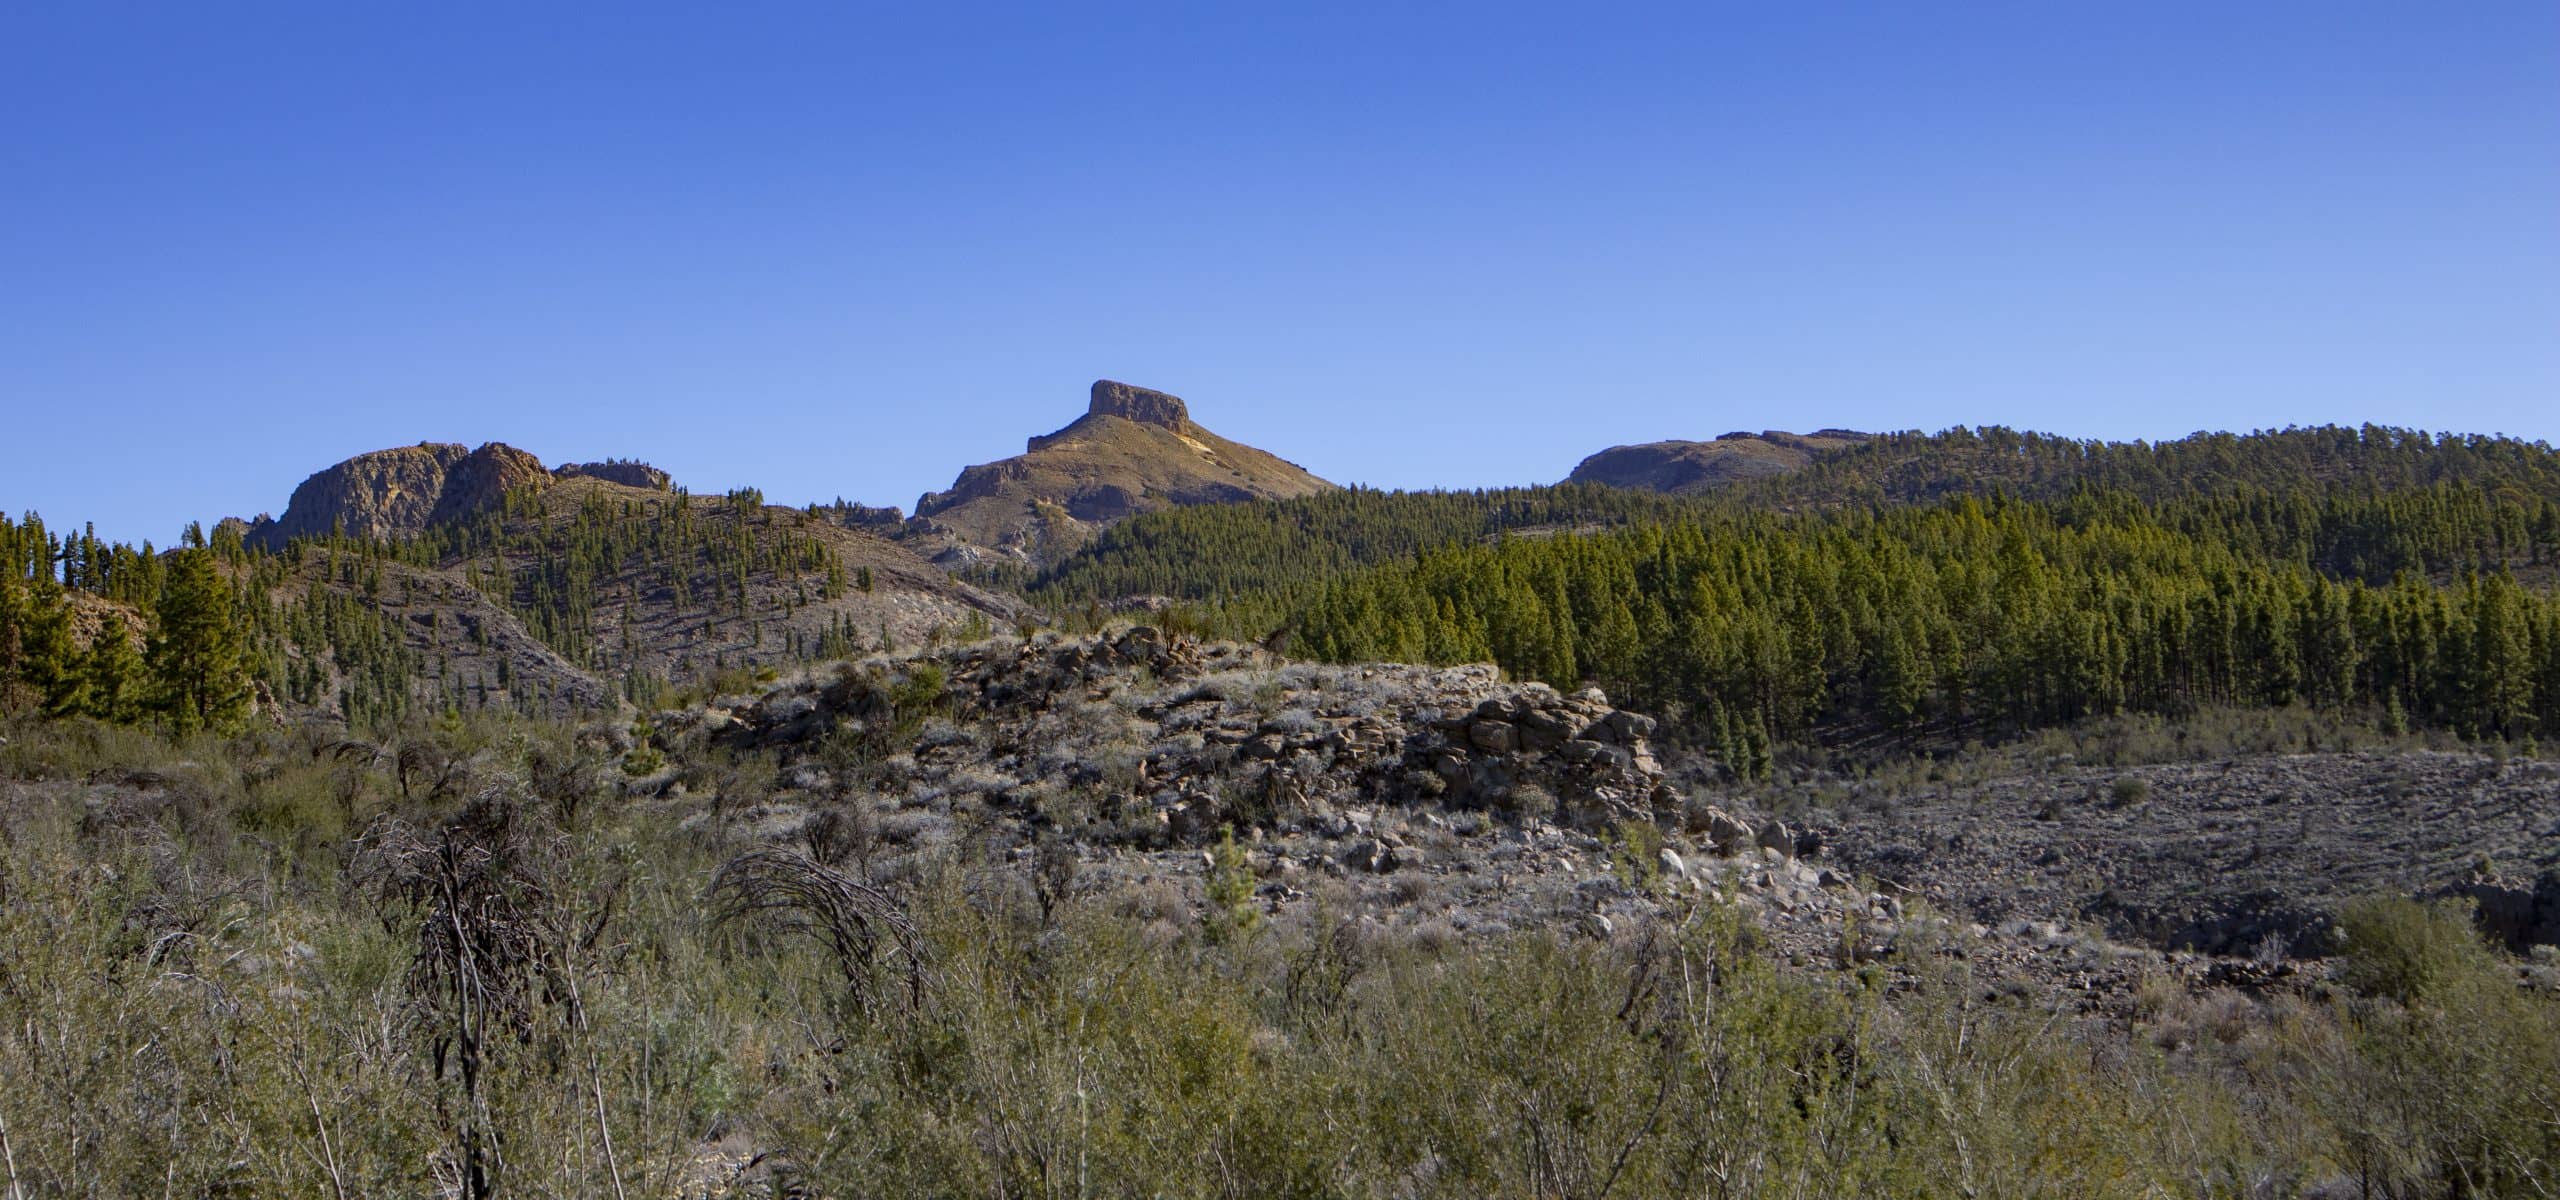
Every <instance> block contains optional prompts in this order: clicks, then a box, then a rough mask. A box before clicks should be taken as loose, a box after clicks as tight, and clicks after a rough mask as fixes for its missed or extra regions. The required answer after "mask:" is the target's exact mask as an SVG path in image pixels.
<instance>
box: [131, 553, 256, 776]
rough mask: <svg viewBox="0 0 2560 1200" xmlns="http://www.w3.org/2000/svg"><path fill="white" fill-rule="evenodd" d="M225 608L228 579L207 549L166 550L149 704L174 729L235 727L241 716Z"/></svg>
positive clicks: (245, 704)
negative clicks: (166, 572) (166, 574)
mask: <svg viewBox="0 0 2560 1200" xmlns="http://www.w3.org/2000/svg"><path fill="white" fill-rule="evenodd" d="M231 610H232V604H231V585H230V583H229V582H228V581H226V580H225V579H224V578H223V577H222V572H221V571H220V570H219V569H217V568H216V567H215V566H214V562H213V554H212V552H211V551H208V550H203V549H189V550H181V551H179V552H177V553H176V554H173V555H171V556H170V560H169V577H168V582H167V583H166V584H165V585H164V586H163V587H162V590H161V593H160V610H159V628H158V630H157V631H156V632H155V633H154V634H153V636H152V639H151V648H150V652H149V663H150V668H151V682H152V690H153V692H154V694H155V699H156V701H157V704H156V707H157V708H158V709H159V710H160V712H161V714H162V715H163V716H165V717H166V718H167V719H168V720H169V722H170V724H171V725H173V726H175V727H177V728H178V729H179V730H180V731H182V732H184V731H191V730H196V729H211V730H216V731H226V730H231V729H236V728H238V727H239V725H240V724H241V723H242V722H243V721H245V720H246V719H247V718H248V715H249V673H248V670H247V669H246V667H245V666H244V665H243V664H242V661H241V652H240V649H241V648H240V631H239V629H238V627H236V626H235V625H234V624H233V623H232V611H231Z"/></svg>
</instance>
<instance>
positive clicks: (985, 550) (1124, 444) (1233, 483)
mask: <svg viewBox="0 0 2560 1200" xmlns="http://www.w3.org/2000/svg"><path fill="white" fill-rule="evenodd" d="M1332 486H1333V485H1332V484H1330V483H1327V482H1325V481H1324V480H1322V479H1318V478H1316V477H1315V476H1313V475H1311V474H1308V473H1307V471H1306V470H1305V469H1304V468H1302V467H1300V466H1298V465H1297V464H1295V463H1292V462H1289V461H1287V460H1285V459H1282V458H1279V457H1277V456H1274V455H1272V454H1269V453H1266V452H1264V451H1261V450H1257V449H1255V448H1253V447H1251V446H1246V445H1241V444H1238V443H1236V442H1231V441H1228V440H1226V439H1225V438H1222V437H1219V436H1218V435H1217V434H1214V433H1211V432H1209V431H1208V430H1207V429H1204V428H1202V427H1200V425H1198V424H1197V423H1195V422H1193V421H1192V419H1191V411H1190V408H1189V406H1187V405H1185V404H1184V403H1183V402H1182V400H1181V399H1180V398H1179V397H1176V396H1171V395H1167V394H1166V393H1163V392H1159V391H1154V390H1151V389H1148V388H1142V387H1135V386H1132V385H1130V384H1125V383H1118V382H1114V381H1112V380H1108V379H1105V380H1101V381H1098V382H1096V383H1095V384H1094V385H1093V392H1092V398H1091V401H1090V403H1089V404H1088V405H1087V407H1086V410H1085V415H1084V416H1083V417H1081V418H1079V419H1077V420H1076V422H1075V423H1073V424H1071V425H1068V426H1067V427H1066V428H1064V429H1061V430H1059V431H1057V432H1056V433H1051V434H1044V435H1041V436H1038V437H1034V438H1031V439H1030V440H1029V442H1028V444H1027V445H1026V446H1025V448H1024V451H1023V453H1022V454H1021V455H1019V456H1017V457H1014V458H1008V459H1004V460H1002V461H999V462H992V463H982V464H980V465H977V466H973V467H970V468H968V469H966V470H963V471H962V472H960V475H959V478H958V479H956V480H954V481H953V482H952V484H951V487H950V488H949V490H946V491H941V492H932V493H928V494H926V495H925V496H924V497H922V498H921V499H919V500H917V501H916V518H917V520H916V522H915V523H914V524H913V526H912V527H911V532H912V533H913V534H915V535H917V536H922V537H928V538H938V539H941V540H944V541H946V542H950V543H955V544H956V545H955V553H954V554H952V555H950V557H953V558H954V559H955V560H965V561H975V560H979V559H983V558H985V557H987V556H989V555H995V556H1002V557H1010V558H1014V559H1019V560H1026V561H1044V560H1046V559H1049V558H1053V557H1055V556H1056V555H1057V554H1058V553H1063V552H1064V551H1065V550H1068V549H1072V548H1073V547H1074V546H1075V545H1077V544H1081V542H1082V541H1083V540H1084V539H1085V538H1086V537H1089V536H1090V535H1091V534H1092V532H1093V531H1094V530H1095V529H1097V528H1099V527H1101V526H1103V525H1107V524H1109V523H1111V522H1113V521H1118V520H1121V519H1123V518H1126V517H1130V516H1134V515H1136V514H1138V513H1143V512H1152V511H1154V510H1157V509H1161V508H1170V507H1176V506H1181V505H1191V504H1227V503H1235V502H1239V501H1245V500H1259V499H1282V498H1287V497H1291V496H1303V495H1307V494H1309V493H1312V492H1318V491H1323V490H1326V489H1328V488H1331V487H1332Z"/></svg>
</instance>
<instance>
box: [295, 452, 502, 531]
mask: <svg viewBox="0 0 2560 1200" xmlns="http://www.w3.org/2000/svg"><path fill="white" fill-rule="evenodd" d="M469 455H470V451H468V450H465V449H464V448H463V447H461V446H460V445H458V444H455V443H451V442H420V443H419V444H417V445H415V446H402V447H400V448H398V449H394V450H376V451H373V452H372V453H370V454H359V455H357V456H355V457H354V458H350V459H348V460H346V461H345V462H342V463H339V464H337V465H335V466H332V467H329V468H328V469H326V470H323V471H321V472H320V473H318V474H316V475H313V476H312V477H311V478H309V479H306V480H303V481H302V486H300V487H297V488H295V489H293V499H292V501H291V502H290V503H288V504H286V505H285V510H284V515H283V516H282V517H279V518H277V519H276V521H275V523H274V524H272V525H269V526H266V527H265V528H263V529H261V530H259V531H258V534H259V535H260V540H261V541H262V542H263V544H265V545H268V546H271V547H281V546H282V545H284V543H286V542H287V541H290V540H292V539H294V538H297V537H318V536H322V535H325V534H327V533H329V532H330V531H331V530H333V529H336V530H342V531H343V532H345V533H346V534H348V535H349V536H352V537H367V538H383V537H398V536H402V535H405V534H410V533H415V532H417V531H418V530H421V529H424V528H426V527H427V522H428V520H429V518H430V517H431V516H432V515H433V514H434V513H435V511H436V508H437V505H438V504H439V503H440V502H441V501H442V500H443V499H444V481H445V476H446V475H447V474H448V473H450V472H451V471H452V469H453V467H454V465H455V464H456V463H459V462H461V461H462V460H463V459H464V458H466V457H468V456H469Z"/></svg>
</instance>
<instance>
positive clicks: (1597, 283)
mask: <svg viewBox="0 0 2560 1200" xmlns="http://www.w3.org/2000/svg"><path fill="white" fill-rule="evenodd" d="M1585 7H1586V6H1565V5H1552V6H1541V7H1535V8H1530V7H1508V6H1504V5H1498V4H1467V5H1446V6H1436V5H1435V6H1424V5H1403V4H1366V5H1357V6H1344V7H1329V6H1311V5H1256V6H1244V5H1218V6H1196V7H1193V6H1109V7H1104V6H1087V5H1075V6H1061V5H1043V6H1030V7H1020V8H1011V7H972V6H960V5H948V6H944V5H931V6H928V5H900V6H894V7H892V6H881V7H877V8H865V7H860V6H855V5H849V4H829V5H810V6H783V5H767V4H739V5H718V6H713V5H696V6H685V7H682V8H677V7H652V6H648V5H642V4H613V5H595V6H576V7H570V6H552V5H535V4H505V5H498V4H487V5H481V4H451V5H372V4H344V3H330V4H325V5H307V6H287V5H275V4H260V3H242V4H220V5H207V4H187V5H169V6H145V5H120V4H112V3H97V4H19V5H12V6H9V7H8V8H7V9H6V10H5V12H0V279H5V281H6V282H5V284H0V403H5V406H6V414H7V415H6V425H5V428H6V429H7V430H8V439H7V441H8V443H9V444H8V446H7V448H6V452H5V454H0V462H5V465H0V506H5V507H7V508H9V509H11V510H17V509H26V508H35V509H38V510H40V511H42V512H43V513H44V514H45V515H46V517H47V518H48V519H49V520H51V521H54V522H56V523H61V522H65V521H76V520H81V519H90V520H95V521H96V522H97V523H98V524H99V526H100V530H101V532H103V533H108V534H111V535H115V536H119V537H128V538H141V537H151V538H154V539H157V540H160V541H162V542H166V541H167V540H168V539H169V538H170V536H171V535H172V534H173V533H174V532H175V531H176V530H177V529H179V528H180V527H181V526H182V525H183V524H184V522H185V521H186V520H188V519H189V518H195V517H202V518H206V519H210V518H213V517H217V516H220V515H223V514H226V513H240V514H247V513H254V512H257V511H261V510H281V509H282V507H283V505H284V501H285V498H286V496H287V495H288V494H289V492H290V491H291V489H292V487H293V485H294V484H295V483H296V482H298V481H300V479H301V478H302V477H303V476H304V475H305V474H308V473H309V472H311V471H313V470H315V469H317V468H319V467H321V466H324V465H326V464H328V463H330V462H333V461H335V460H337V459H339V458H343V457H345V456H347V455H349V454H352V453H355V452H358V451H362V450H366V449H372V448H376V447H380V446H385V445H399V444H405V443H409V442H415V441H418V440H421V439H434V440H444V441H462V442H470V443H475V444H476V443H478V442H481V441H486V440H500V441H506V442H511V443H514V444H516V445H519V446H522V447H524V448H526V449H528V450H531V451H533V452H534V453H536V454H538V455H540V456H542V457H543V459H544V460H545V461H547V462H560V461H569V460H579V459H588V458H600V457H605V456H608V455H621V456H638V457H643V458H647V459H650V460H651V461H654V462H657V463H659V464H660V465H662V466H665V467H667V468H669V469H670V470H672V471H674V472H675V474H676V475H677V477H678V478H679V479H680V480H683V481H685V482H687V483H688V484H690V485H691V486H693V487H694V488H695V489H696V490H697V491H709V490H717V489H722V488H726V487H730V486H734V485H738V484H744V483H754V484H757V485H759V486H762V487H763V488H764V489H765V491H766V493H767V495H768V496H769V497H771V498H772V499H775V500H777V501H786V502H800V501H806V500H812V499H827V498H832V497H834V496H837V495H842V496H845V497H847V498H849V499H858V500H865V501H869V502H873V503H895V504H901V505H912V504H913V503H914V500H915V497H916V495H917V494H918V493H919V492H922V491H925V490H927V489H931V488H939V487H942V486H945V485H946V484H947V483H948V482H949V480H950V478H951V476H952V475H953V474H954V473H955V472H956V471H957V470H958V469H959V468H960V467H961V466H963V465H965V464H968V463H972V462H980V461H985V460H988V459H993V458H998V457H1002V456H1005V455H1008V454H1013V453H1017V452H1019V451H1020V450H1021V448H1022V439H1023V438H1024V437H1026V436H1028V435H1030V434H1035V433H1044V432H1047V431H1049V430H1051V429H1054V428H1056V427H1057V426H1059V425H1062V424H1065V423H1066V422H1067V421H1068V420H1070V419H1072V418H1073V417H1074V416H1075V415H1077V414H1078V413H1079V412H1080V411H1081V410H1082V406H1083V403H1084V390H1085V386H1086V385H1087V383H1088V382H1089V381H1091V380H1092V379H1094V378H1096V377H1111V378H1118V379H1125V380H1129V381H1131V382H1136V383H1141V384H1145V385H1149V386H1153V387H1159V388H1164V389H1166V390H1169V391H1173V392H1176V393H1179V394H1181V395H1183V396H1185V397H1187V398H1189V399H1190V401H1191V402H1192V411H1193V415H1194V416H1195V417H1196V418H1198V419H1199V420H1201V421H1202V423H1204V424H1206V425H1208V426H1209V427H1211V428H1213V429H1215V430H1217V431H1219V432H1220V433H1223V434H1225V435H1227V436H1229V437H1234V438H1237V439H1240V440H1243V441H1247V442H1251V443H1254V444H1257V445H1261V446H1264V447H1266V448H1268V449H1271V450H1273V451H1276V452H1278V453H1281V454H1283V455H1286V456H1288V457H1290V458H1293V459H1295V460H1297V461H1299V462H1301V463H1304V464H1305V465H1307V466H1308V467H1309V468H1311V469H1313V470H1315V471H1317V472H1318V473H1320V474H1323V475H1325V476H1327V477H1329V478H1332V479H1335V480H1337V481H1344V482H1353V481H1357V482H1366V483H1371V484H1376V485H1380V486H1390V487H1420V486H1433V485H1448V486H1474V485H1484V484H1499V483H1515V482H1543V481H1548V480H1553V479H1556V478H1558V477H1560V476H1562V475H1563V474H1564V473H1565V472H1567V471H1569V470H1570V469H1571V468H1572V467H1573V465H1574V463H1575V462H1576V461H1577V460H1578V459H1580V458H1581V457H1582V456H1583V455H1584V454H1587V453H1589V452H1591V451H1594V450H1597V449H1600V448H1602V447H1604V446H1608V445H1611V444H1615V443H1620V442H1628V441H1642V440H1653V439H1658V438H1665V437H1712V436H1714V435H1716V434H1718V433H1722V432H1725V431H1727V430H1733V429H1764V428H1780V429H1809V428H1814V427H1819V426H1827V425H1829V426H1850V427H1861V428H1932V429H1934V428H1940V427H1944V426H1947V425H1952V424H1959V423H1962V424H1982V423H2000V424H2009V425H2015V426H2021V427H2027V428H2035V429H2046V430H2052V431H2055V432H2060V433H2066V434H2072V435H2079V436H2104V437H2150V438H2160V437H2174V436H2178V435H2182V434H2185V433H2187V432H2190V431H2193V430H2196V429H2200V428H2229V429H2248V428H2254V427H2266V426H2278V425H2284V424H2292V423H2303V424H2307V423H2320V422H2331V421H2335V422H2346V423H2355V422H2363V421H2376V422H2383V423H2391V424H2403V425H2416V426H2422V427H2427V428H2434V429H2456V430H2466V431H2499V432H2508V433H2514V434H2518V435H2523V436H2527V437H2534V438H2543V439H2552V440H2560V6H2555V5H2552V4H2550V3H2548V2H2547V0H2538V2H2535V3H2516V4H2509V3H2494V2H2466V3H2464V4H2459V5H2441V4H2434V5H2421V4H2406V5H2397V6H2390V5H2371V4H2355V3H2320V4H2247V5H2230V4H2176V3H2164V4H2142V5H2129V4H2127V5H2098V4H2051V3H2035V4H2016V5H2007V4H1965V5H1952V4H1929V5H1920V4H1901V3H1897V4H1883V5H1873V6H1862V5H1837V6H1835V5H1801V6H1798V5H1775V4H1754V5H1717V4H1690V5H1680V6H1666V7H1658V8H1657V7H1614V6H1613V7H1607V8H1604V9H1600V10H1597V11H1584V9H1585ZM927 10H930V11H927Z"/></svg>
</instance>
